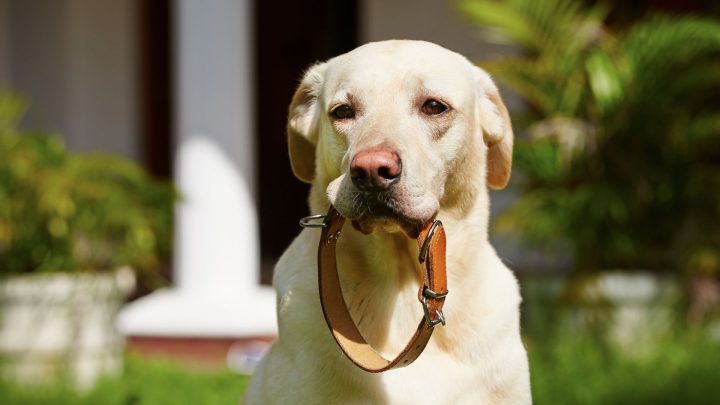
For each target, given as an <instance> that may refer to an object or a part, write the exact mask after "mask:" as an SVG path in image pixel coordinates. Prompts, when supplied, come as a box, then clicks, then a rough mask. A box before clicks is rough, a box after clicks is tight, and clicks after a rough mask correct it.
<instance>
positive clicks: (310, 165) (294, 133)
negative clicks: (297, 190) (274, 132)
mask: <svg viewBox="0 0 720 405" xmlns="http://www.w3.org/2000/svg"><path fill="white" fill-rule="evenodd" d="M326 68H327V65H326V64H325V63H319V64H316V65H314V66H312V67H311V68H310V69H308V71H307V72H305V75H304V76H303V79H302V81H301V82H300V86H298V88H297V90H295V95H294V96H293V98H292V102H290V111H289V112H288V122H287V133H288V151H289V152H290V165H291V166H292V170H293V173H295V176H296V177H297V178H298V179H300V180H301V181H304V182H306V183H311V182H312V181H313V178H314V177H315V146H316V145H317V141H318V121H319V118H320V114H321V112H320V108H319V105H318V102H317V101H318V96H319V93H320V89H321V87H322V83H323V77H324V75H325V70H326Z"/></svg>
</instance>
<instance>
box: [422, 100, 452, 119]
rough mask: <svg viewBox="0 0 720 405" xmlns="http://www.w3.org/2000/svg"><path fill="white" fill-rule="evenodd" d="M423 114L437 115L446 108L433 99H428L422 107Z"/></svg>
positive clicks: (446, 108)
mask: <svg viewBox="0 0 720 405" xmlns="http://www.w3.org/2000/svg"><path fill="white" fill-rule="evenodd" d="M421 110H422V112H423V114H427V115H439V114H442V113H444V112H445V111H447V110H448V106H446V105H445V104H443V103H441V102H439V101H437V100H435V99H434V98H431V99H428V100H426V101H425V103H423V105H422V109H421Z"/></svg>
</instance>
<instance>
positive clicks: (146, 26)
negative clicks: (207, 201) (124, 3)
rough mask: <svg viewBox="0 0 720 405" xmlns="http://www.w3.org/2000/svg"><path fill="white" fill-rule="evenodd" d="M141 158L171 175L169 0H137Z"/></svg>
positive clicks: (153, 171)
mask: <svg viewBox="0 0 720 405" xmlns="http://www.w3.org/2000/svg"><path fill="white" fill-rule="evenodd" d="M137 7H138V14H139V15H138V27H139V44H138V46H139V50H140V55H139V60H140V68H139V76H140V100H139V111H138V112H139V114H140V125H141V127H140V131H141V136H140V139H141V140H142V144H141V159H142V163H143V165H144V166H145V168H146V169H147V170H148V171H149V172H150V173H151V174H152V175H154V176H156V177H160V178H164V179H169V178H171V177H172V153H173V147H172V142H171V139H172V132H173V126H172V119H173V117H172V108H173V103H172V97H173V95H172V84H173V83H172V69H171V63H172V62H173V61H172V42H171V38H172V33H171V31H172V23H171V21H172V18H173V13H172V11H173V10H172V0H153V1H145V0H139V1H137Z"/></svg>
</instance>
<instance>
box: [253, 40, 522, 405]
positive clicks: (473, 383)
mask: <svg viewBox="0 0 720 405" xmlns="http://www.w3.org/2000/svg"><path fill="white" fill-rule="evenodd" d="M288 142H289V149H290V160H291V163H292V168H293V171H294V173H295V175H296V176H297V177H298V178H299V179H300V180H302V181H305V182H308V183H311V184H312V189H311V191H310V207H311V210H312V212H313V213H325V212H327V210H328V208H329V206H330V204H332V205H334V206H335V207H336V209H337V210H338V212H340V213H341V214H342V215H343V216H344V217H346V218H347V219H348V222H351V224H352V226H346V227H345V228H344V230H343V233H342V238H340V239H339V241H338V243H337V261H338V267H339V274H340V279H341V284H342V291H343V295H344V297H345V301H346V303H347V306H348V309H349V312H350V314H351V315H352V318H353V319H354V321H355V323H357V325H358V329H359V330H360V332H361V333H362V335H363V336H364V337H365V339H366V340H367V341H368V342H369V343H370V344H371V345H372V346H373V347H375V348H376V349H377V350H378V351H379V352H380V353H381V354H383V355H385V356H386V357H390V358H392V357H395V356H396V355H397V353H398V352H400V351H401V350H402V349H403V347H404V345H405V344H406V343H407V341H408V339H409V338H410V337H411V336H412V335H413V332H414V331H415V329H416V327H417V322H418V319H420V317H421V316H422V308H421V306H420V305H419V304H418V295H417V291H418V288H419V284H420V283H421V277H420V276H419V275H420V271H421V267H420V264H419V263H418V261H417V256H418V247H417V245H416V241H415V240H414V239H413V238H415V237H417V235H418V232H419V230H420V229H422V228H423V227H424V226H426V225H427V224H428V223H429V222H431V221H432V220H433V219H435V218H438V219H441V220H442V221H443V224H444V229H445V232H446V233H447V261H446V263H447V272H448V289H449V295H448V296H447V298H446V300H445V307H444V310H443V312H444V315H445V319H446V320H447V324H446V325H445V326H440V325H438V326H437V327H435V333H434V335H433V336H432V338H431V339H430V342H429V344H428V346H427V348H426V349H425V351H424V353H422V354H421V355H420V357H419V358H418V360H417V361H415V363H413V364H411V365H409V366H408V367H405V368H400V369H396V370H391V371H387V372H384V373H377V374H375V373H369V372H366V371H363V370H361V369H360V368H358V367H356V366H355V365H354V364H353V363H352V362H351V361H350V360H349V359H348V358H346V357H345V356H344V355H343V354H342V352H341V351H340V349H339V348H338V346H337V345H336V343H335V341H334V340H333V338H332V335H331V334H330V332H329V331H328V328H327V326H326V323H325V320H324V319H323V313H322V310H321V306H320V301H319V299H318V281H317V248H318V242H319V239H320V232H319V231H318V230H313V229H306V230H304V231H302V232H301V233H300V235H299V236H298V237H297V238H296V239H295V241H294V242H293V243H292V244H291V245H290V247H289V248H288V249H287V251H285V254H284V255H283V256H282V257H281V259H280V261H279V262H278V264H277V267H276V269H275V280H274V285H275V289H276V291H277V297H278V301H277V312H278V322H279V331H280V336H279V339H278V340H277V342H275V344H274V345H273V347H272V348H271V349H270V351H269V352H268V354H267V356H266V357H265V358H264V360H263V361H262V363H261V365H260V366H259V368H258V369H257V371H256V372H255V375H254V376H253V379H252V382H251V383H250V387H249V388H248V390H247V392H246V396H245V402H246V403H248V404H355V403H368V404H384V403H388V404H420V403H428V404H461V403H462V404H527V403H530V402H531V396H530V381H529V373H528V362H527V355H526V352H525V349H524V347H523V344H522V341H521V339H520V325H519V304H520V300H521V299H520V294H519V291H518V284H517V280H516V278H515V277H514V275H513V273H512V272H511V271H510V270H509V269H508V268H507V267H506V266H505V265H504V264H503V263H502V261H500V259H499V258H498V256H497V254H496V253H495V250H494V249H493V248H492V247H491V246H490V244H489V242H488V235H487V232H488V231H487V229H488V213H489V201H488V200H489V198H488V192H487V186H489V187H492V188H502V187H504V186H505V185H506V184H507V181H508V177H509V176H510V163H511V158H512V143H513V134H512V128H511V124H510V120H509V116H508V112H507V109H506V108H505V106H504V105H503V103H502V101H501V98H500V95H499V93H498V89H497V88H496V86H495V85H494V84H493V82H492V80H491V79H490V77H489V76H488V74H487V73H485V72H484V71H483V70H481V69H479V68H477V67H476V66H474V65H473V64H471V63H470V62H469V61H468V60H467V59H466V58H464V57H463V56H461V55H459V54H457V53H454V52H451V51H449V50H447V49H445V48H442V47H440V46H438V45H435V44H431V43H428V42H421V41H385V42H376V43H370V44H367V45H364V46H361V47H359V48H357V49H355V50H353V51H351V52H349V53H347V54H344V55H341V56H338V57H335V58H333V59H331V60H329V61H327V62H324V63H319V64H317V65H315V66H313V67H311V68H310V69H309V70H308V71H307V73H306V74H305V76H304V78H303V79H302V82H301V84H300V86H299V88H298V89H297V92H296V93H295V96H294V97H293V99H292V103H291V105H290V113H289V120H288Z"/></svg>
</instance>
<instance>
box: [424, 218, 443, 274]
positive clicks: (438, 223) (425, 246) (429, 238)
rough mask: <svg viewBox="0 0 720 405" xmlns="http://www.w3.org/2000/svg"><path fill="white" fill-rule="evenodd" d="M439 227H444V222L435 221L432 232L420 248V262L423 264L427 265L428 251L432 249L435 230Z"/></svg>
mask: <svg viewBox="0 0 720 405" xmlns="http://www.w3.org/2000/svg"><path fill="white" fill-rule="evenodd" d="M439 225H442V222H440V220H439V219H436V220H434V221H433V224H432V225H431V226H430V230H429V231H428V233H427V236H425V240H424V241H423V244H422V246H421V247H420V254H419V255H418V261H420V263H421V264H422V263H425V259H426V258H427V251H428V248H429V247H430V241H431V240H432V237H433V235H435V230H436V229H437V227H438V226H439Z"/></svg>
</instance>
